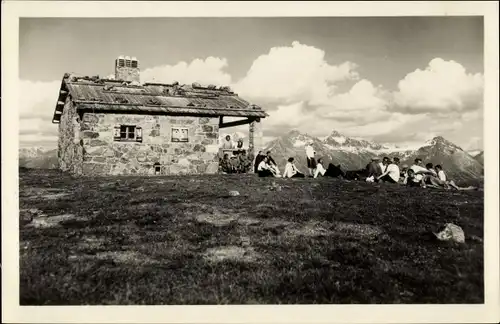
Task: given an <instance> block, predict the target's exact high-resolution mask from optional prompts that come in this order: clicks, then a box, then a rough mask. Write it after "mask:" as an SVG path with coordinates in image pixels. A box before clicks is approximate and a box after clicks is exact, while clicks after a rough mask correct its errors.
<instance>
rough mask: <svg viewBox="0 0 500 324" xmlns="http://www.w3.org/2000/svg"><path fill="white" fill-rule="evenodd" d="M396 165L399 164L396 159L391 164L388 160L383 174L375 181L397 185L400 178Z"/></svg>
mask: <svg viewBox="0 0 500 324" xmlns="http://www.w3.org/2000/svg"><path fill="white" fill-rule="evenodd" d="M398 164H399V159H398V158H394V161H393V162H392V163H391V161H390V160H389V164H388V165H387V167H386V168H385V172H383V173H382V174H381V175H380V176H378V177H377V180H378V181H383V182H389V183H398V182H399V176H400V172H399V166H398Z"/></svg>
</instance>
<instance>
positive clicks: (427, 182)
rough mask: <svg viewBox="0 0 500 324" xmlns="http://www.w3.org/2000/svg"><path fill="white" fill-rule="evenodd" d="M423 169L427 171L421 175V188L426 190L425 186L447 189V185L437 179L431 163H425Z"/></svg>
mask: <svg viewBox="0 0 500 324" xmlns="http://www.w3.org/2000/svg"><path fill="white" fill-rule="evenodd" d="M425 168H426V169H427V173H425V174H423V179H422V187H423V188H426V187H427V186H430V187H433V188H440V187H441V186H444V187H445V188H448V185H447V184H446V183H445V182H441V181H440V180H439V179H438V175H437V172H436V171H434V165H433V164H432V163H427V164H426V165H425Z"/></svg>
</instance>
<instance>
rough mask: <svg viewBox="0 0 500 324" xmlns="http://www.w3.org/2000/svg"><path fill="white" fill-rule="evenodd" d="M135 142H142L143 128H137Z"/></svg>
mask: <svg viewBox="0 0 500 324" xmlns="http://www.w3.org/2000/svg"><path fill="white" fill-rule="evenodd" d="M135 140H136V141H137V142H142V128H141V127H136V128H135Z"/></svg>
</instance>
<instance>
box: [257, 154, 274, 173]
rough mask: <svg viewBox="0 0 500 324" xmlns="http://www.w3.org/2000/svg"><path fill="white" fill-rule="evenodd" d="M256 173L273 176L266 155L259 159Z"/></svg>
mask: <svg viewBox="0 0 500 324" xmlns="http://www.w3.org/2000/svg"><path fill="white" fill-rule="evenodd" d="M257 173H258V175H259V177H274V173H273V172H272V171H271V168H270V166H269V164H268V158H267V156H266V157H265V158H264V159H263V160H262V161H260V163H259V166H258V167H257Z"/></svg>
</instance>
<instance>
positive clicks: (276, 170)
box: [266, 151, 280, 176]
mask: <svg viewBox="0 0 500 324" xmlns="http://www.w3.org/2000/svg"><path fill="white" fill-rule="evenodd" d="M266 156H267V160H268V164H269V165H270V166H271V168H272V169H273V170H272V171H273V172H274V173H275V174H276V175H278V176H279V175H280V170H279V168H278V165H277V164H276V162H275V161H274V159H273V158H272V157H271V151H267V152H266Z"/></svg>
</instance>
